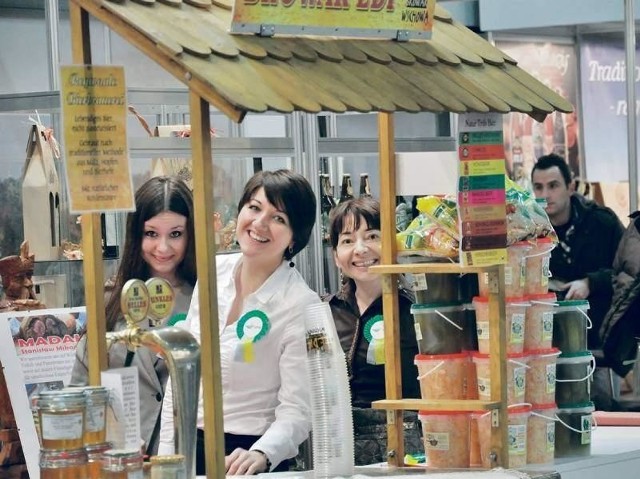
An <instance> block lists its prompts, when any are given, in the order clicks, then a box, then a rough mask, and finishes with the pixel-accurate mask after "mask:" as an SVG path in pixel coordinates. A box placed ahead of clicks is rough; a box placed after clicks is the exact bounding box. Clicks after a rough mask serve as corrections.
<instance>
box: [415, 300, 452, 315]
mask: <svg viewBox="0 0 640 479" xmlns="http://www.w3.org/2000/svg"><path fill="white" fill-rule="evenodd" d="M443 308H460V310H462V302H460V301H455V302H448V303H445V302H440V303H417V304H412V305H411V313H413V312H414V311H416V310H420V311H422V310H432V309H443Z"/></svg>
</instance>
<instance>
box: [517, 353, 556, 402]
mask: <svg viewBox="0 0 640 479" xmlns="http://www.w3.org/2000/svg"><path fill="white" fill-rule="evenodd" d="M559 355H560V350H559V349H557V348H551V349H540V350H538V351H529V358H528V360H527V366H529V367H528V368H527V389H526V392H525V396H524V397H525V400H526V402H528V403H531V404H549V403H552V402H554V401H555V399H556V361H557V359H558V356H559Z"/></svg>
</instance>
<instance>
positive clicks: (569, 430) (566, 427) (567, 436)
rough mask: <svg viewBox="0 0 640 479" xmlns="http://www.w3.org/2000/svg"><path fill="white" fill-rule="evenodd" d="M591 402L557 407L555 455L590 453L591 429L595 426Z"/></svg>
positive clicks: (572, 455)
mask: <svg viewBox="0 0 640 479" xmlns="http://www.w3.org/2000/svg"><path fill="white" fill-rule="evenodd" d="M594 410H595V407H594V405H593V403H592V402H589V403H583V404H575V405H573V407H562V408H558V411H557V413H556V417H557V419H558V424H557V427H556V444H555V457H575V456H588V455H590V454H591V431H592V430H593V429H594V428H595V423H594V421H593V411H594Z"/></svg>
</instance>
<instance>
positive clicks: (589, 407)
mask: <svg viewBox="0 0 640 479" xmlns="http://www.w3.org/2000/svg"><path fill="white" fill-rule="evenodd" d="M595 410H596V407H595V404H593V402H591V401H588V402H577V403H563V404H558V413H561V412H562V413H566V414H571V413H585V412H593V411H595Z"/></svg>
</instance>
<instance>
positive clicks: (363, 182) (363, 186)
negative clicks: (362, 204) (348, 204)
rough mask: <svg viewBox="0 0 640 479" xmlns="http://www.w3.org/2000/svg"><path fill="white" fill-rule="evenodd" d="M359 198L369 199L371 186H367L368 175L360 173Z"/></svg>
mask: <svg viewBox="0 0 640 479" xmlns="http://www.w3.org/2000/svg"><path fill="white" fill-rule="evenodd" d="M360 198H371V185H370V184H369V174H368V173H360Z"/></svg>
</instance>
